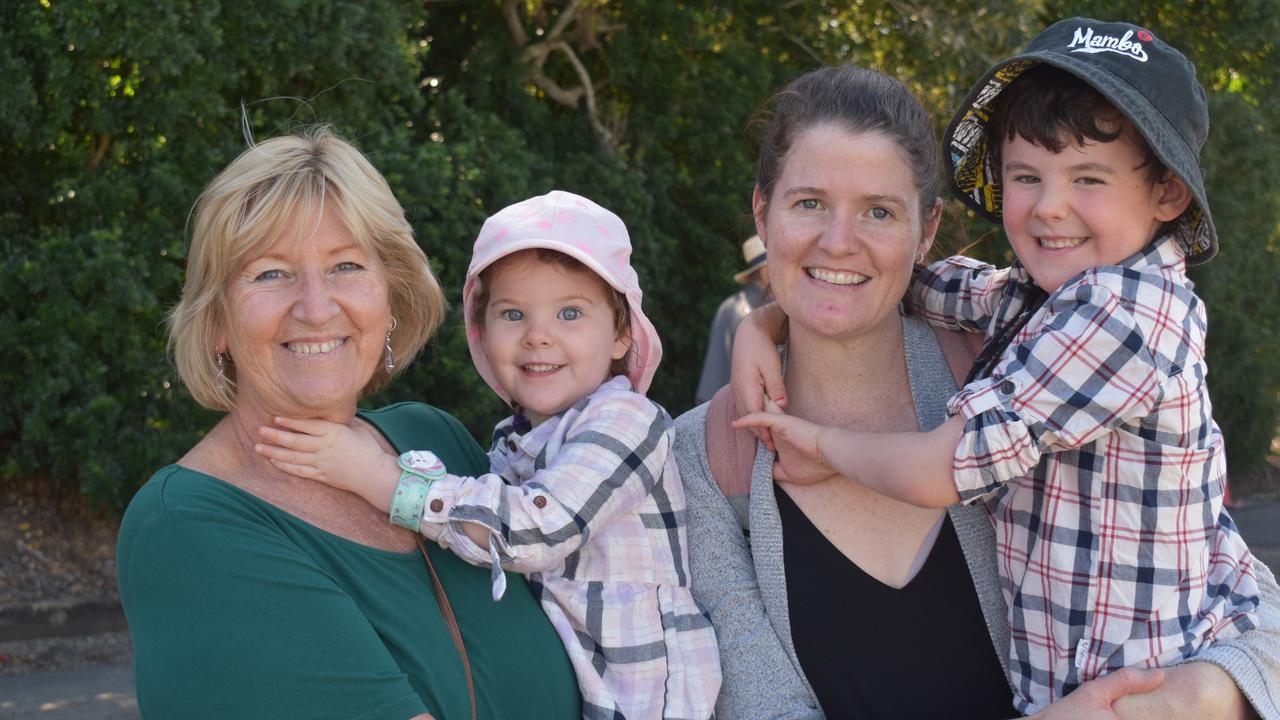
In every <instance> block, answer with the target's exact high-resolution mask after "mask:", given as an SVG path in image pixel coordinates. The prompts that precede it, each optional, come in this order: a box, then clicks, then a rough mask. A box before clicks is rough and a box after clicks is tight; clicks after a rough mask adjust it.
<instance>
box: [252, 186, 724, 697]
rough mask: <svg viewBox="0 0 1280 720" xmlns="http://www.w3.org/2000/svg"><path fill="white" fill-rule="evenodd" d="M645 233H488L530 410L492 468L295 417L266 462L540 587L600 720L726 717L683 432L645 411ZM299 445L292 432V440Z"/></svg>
mask: <svg viewBox="0 0 1280 720" xmlns="http://www.w3.org/2000/svg"><path fill="white" fill-rule="evenodd" d="M630 255H631V244H630V241H629V239H628V236H627V229H626V227H625V226H624V225H623V223H622V221H621V220H619V219H618V217H617V216H616V215H614V214H613V213H611V212H609V211H608V210H605V209H604V208H602V207H600V206H599V205H596V204H595V203H593V202H591V201H590V200H587V199H586V198H583V197H579V196H577V195H573V194H571V193H566V192H560V191H553V192H551V193H549V194H547V195H543V196H540V197H535V198H531V199H529V200H525V201H523V202H520V203H516V204H515V205H512V206H510V207H507V208H505V209H504V210H502V211H500V212H498V213H497V214H496V215H494V216H493V217H491V218H489V219H488V220H487V221H486V222H485V224H484V227H483V228H482V229H481V231H480V236H479V237H478V238H477V239H476V244H475V250H474V252H473V254H472V258H471V266H470V268H469V269H468V270H467V279H466V283H465V285H464V287H463V310H464V314H465V316H466V325H467V341H468V343H469V345H470V348H471V357H472V360H473V361H474V362H475V366H476V370H477V371H478V372H479V373H480V376H481V377H483V378H484V380H485V381H486V382H487V383H488V384H489V386H490V387H492V388H493V390H494V391H495V392H497V393H498V395H499V396H500V397H502V399H503V400H505V401H506V402H508V403H509V404H510V405H511V407H512V409H513V410H514V411H515V414H514V415H512V416H511V417H509V418H507V419H506V420H503V421H502V422H500V423H498V426H497V427H496V428H495V429H494V433H493V438H494V442H493V447H492V449H491V450H490V451H489V460H490V472H489V473H488V474H485V475H481V476H480V477H460V476H457V475H451V474H449V473H448V469H447V468H445V467H443V466H442V465H441V464H440V462H439V460H438V459H436V457H435V456H434V455H433V454H432V453H430V452H426V451H420V450H415V451H410V452H407V453H405V454H403V455H401V456H400V457H399V458H396V457H394V456H392V455H390V454H387V453H385V452H383V451H382V450H381V449H380V448H379V447H378V445H377V443H376V442H375V441H374V440H373V439H372V438H371V437H368V436H366V435H364V434H363V433H361V432H360V431H359V430H353V429H352V428H350V427H347V426H345V425H338V424H334V423H329V422H326V421H322V420H291V419H287V418H277V419H276V422H277V423H278V424H279V425H280V426H281V427H283V428H285V429H286V430H280V429H277V428H263V429H262V438H263V439H264V440H265V441H267V442H268V443H271V444H269V445H268V444H264V445H260V446H258V448H257V449H258V451H259V452H260V453H262V454H263V455H265V456H266V457H268V458H271V459H272V462H273V463H275V464H276V465H277V466H278V467H280V468H281V469H283V470H286V471H288V472H291V473H293V474H295V475H299V476H302V477H308V478H313V479H316V480H320V481H322V482H326V483H328V484H330V485H333V486H335V487H338V488H342V489H345V490H348V491H350V492H354V493H356V494H359V495H361V496H362V497H364V498H365V499H367V500H368V501H369V502H370V503H372V504H373V505H374V506H376V507H378V508H380V509H382V510H385V511H389V512H390V515H391V521H392V522H393V523H395V524H397V525H401V526H403V527H407V528H410V529H413V530H415V531H419V532H421V533H422V534H423V535H424V536H426V537H427V538H429V539H431V540H435V541H437V542H439V543H440V544H441V545H443V546H446V547H449V548H451V549H452V551H453V552H454V553H456V554H457V555H458V556H459V557H461V558H463V559H465V560H467V561H468V562H471V563H474V564H477V565H484V564H489V565H490V566H491V567H492V568H493V596H494V599H495V600H497V599H499V598H501V597H502V594H503V592H504V591H505V588H506V579H505V575H504V574H503V572H502V570H503V569H506V570H513V571H517V572H521V573H526V574H527V576H528V580H529V584H530V586H531V587H532V589H533V591H534V593H535V594H536V595H537V596H538V597H539V598H540V600H541V602H542V607H543V609H544V610H545V611H546V613H547V615H548V616H549V617H550V619H551V622H552V624H553V625H554V626H555V628H556V631H557V632H558V633H559V635H560V639H561V641H562V642H563V643H564V646H565V649H566V651H567V652H568V655H569V658H570V660H571V661H572V663H573V666H574V671H575V672H576V673H577V676H578V684H579V687H580V688H581V691H582V696H583V715H584V716H587V717H619V718H622V717H625V718H658V717H663V718H707V717H710V716H711V714H712V712H713V710H714V708H715V699H716V694H717V693H718V691H719V688H720V665H719V654H718V651H717V649H716V644H715V636H714V634H713V631H712V628H711V623H710V621H709V620H708V618H707V616H706V614H705V613H704V612H703V611H702V610H701V608H699V607H698V605H697V604H696V603H695V601H694V600H693V597H692V595H690V592H689V566H688V543H687V540H686V537H685V499H684V489H683V487H682V486H681V484H680V477H679V475H678V473H677V470H676V462H675V456H674V455H673V454H672V453H671V452H670V449H671V443H672V439H673V429H672V422H671V418H670V416H668V415H667V413H666V411H665V410H663V409H662V408H661V407H660V406H658V405H657V404H656V403H654V402H652V401H650V400H649V399H647V398H646V397H645V396H644V394H643V393H644V392H645V390H646V389H647V388H648V387H649V383H650V381H651V380H652V378H653V373H654V370H656V369H657V365H658V361H659V359H660V358H661V356H662V346H661V343H660V341H659V340H658V335H657V332H656V331H655V330H654V328H653V325H652V324H651V323H650V322H649V320H648V319H647V318H646V317H645V315H644V313H643V311H642V310H641V307H640V300H641V291H640V285H639V281H638V279H637V277H636V273H635V270H633V269H632V268H631V265H630V263H629V258H630ZM289 431H293V432H289Z"/></svg>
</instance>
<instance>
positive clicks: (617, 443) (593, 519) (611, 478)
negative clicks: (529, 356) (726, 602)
mask: <svg viewBox="0 0 1280 720" xmlns="http://www.w3.org/2000/svg"><path fill="white" fill-rule="evenodd" d="M564 422H570V423H572V425H571V427H569V428H568V430H567V432H566V433H565V436H564V437H565V440H564V444H563V445H562V446H561V448H560V450H559V452H558V453H557V454H556V455H555V458H554V460H553V461H552V462H551V464H550V465H548V466H547V467H545V468H542V469H540V470H538V471H536V472H535V473H534V474H533V476H532V477H530V478H529V479H528V480H526V481H524V482H522V483H519V484H514V485H513V484H509V483H508V482H507V481H506V480H504V479H503V477H502V476H500V475H497V474H494V473H487V474H485V475H480V476H478V477H457V476H452V475H450V476H446V478H445V479H444V480H442V481H439V482H437V483H436V484H435V485H433V486H432V488H431V492H430V494H429V496H428V498H427V507H426V510H425V512H424V514H423V528H422V530H423V534H425V535H427V536H428V537H433V539H436V540H439V541H441V542H444V543H446V544H449V545H451V546H453V550H454V552H456V553H457V554H458V555H459V556H460V557H462V558H463V559H465V560H468V561H469V562H472V563H476V564H486V563H487V562H489V560H490V557H491V554H490V553H491V549H489V548H480V547H478V546H477V545H476V544H475V543H473V542H471V541H470V539H468V538H467V536H466V535H465V534H464V532H463V531H462V524H463V523H476V524H479V525H483V526H484V527H486V528H488V529H489V531H490V532H491V533H492V537H493V541H494V548H493V550H494V551H496V555H497V557H498V559H499V560H500V562H501V565H502V567H504V568H505V569H508V570H514V571H516V572H538V571H545V570H549V569H551V568H553V567H554V566H555V565H556V564H557V563H559V562H560V561H562V560H563V559H564V558H565V557H566V556H567V555H569V554H570V553H572V552H574V551H575V550H578V549H579V548H580V547H582V545H583V544H585V543H586V542H587V541H588V539H590V537H591V535H592V534H593V533H595V532H596V531H597V530H598V529H599V528H601V527H603V526H604V525H606V524H607V523H609V522H610V520H611V519H613V518H615V517H617V516H619V515H622V514H623V513H627V512H630V511H631V510H633V509H634V508H635V507H636V506H638V505H639V504H640V503H641V502H642V501H643V500H644V499H645V498H646V497H647V496H648V495H649V493H650V492H651V491H652V490H653V488H654V485H655V483H656V482H657V481H658V479H659V477H660V476H661V475H662V471H663V466H664V464H665V463H666V459H667V455H668V453H669V452H670V447H671V441H672V437H673V432H674V431H673V429H672V421H671V417H670V416H669V415H667V414H666V412H665V411H663V410H662V408H660V407H659V406H657V405H655V404H653V403H652V402H650V401H649V400H647V399H646V398H645V397H644V396H642V395H638V394H635V393H614V394H612V395H610V396H609V397H608V398H607V400H606V401H601V402H595V401H593V402H592V403H590V404H589V405H588V406H587V407H586V408H584V409H583V411H582V412H581V413H580V414H578V415H577V417H575V418H574V419H572V420H565V421H564Z"/></svg>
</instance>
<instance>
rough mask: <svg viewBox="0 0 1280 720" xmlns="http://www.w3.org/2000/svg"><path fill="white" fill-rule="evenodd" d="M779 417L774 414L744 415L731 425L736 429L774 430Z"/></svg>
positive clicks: (757, 413) (755, 413) (756, 413)
mask: <svg viewBox="0 0 1280 720" xmlns="http://www.w3.org/2000/svg"><path fill="white" fill-rule="evenodd" d="M778 422H779V416H778V415H776V414H772V413H763V412H753V413H751V414H750V415H743V416H742V417H740V418H738V419H737V420H734V421H732V422H731V423H729V424H730V425H732V426H734V427H736V428H739V429H741V428H770V429H772V428H774V427H777V425H778Z"/></svg>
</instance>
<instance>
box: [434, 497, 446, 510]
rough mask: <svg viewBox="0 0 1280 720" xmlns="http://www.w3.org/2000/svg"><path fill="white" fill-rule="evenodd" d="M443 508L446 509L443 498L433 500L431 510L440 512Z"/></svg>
mask: <svg viewBox="0 0 1280 720" xmlns="http://www.w3.org/2000/svg"><path fill="white" fill-rule="evenodd" d="M443 509H444V501H443V500H441V499H440V498H436V499H435V500H432V501H431V512H433V513H438V512H440V511H441V510H443Z"/></svg>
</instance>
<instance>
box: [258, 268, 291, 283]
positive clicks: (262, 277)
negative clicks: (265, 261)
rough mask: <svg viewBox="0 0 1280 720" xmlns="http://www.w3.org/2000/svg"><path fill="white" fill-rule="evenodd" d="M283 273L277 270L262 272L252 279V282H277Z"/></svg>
mask: <svg viewBox="0 0 1280 720" xmlns="http://www.w3.org/2000/svg"><path fill="white" fill-rule="evenodd" d="M283 276H284V273H282V272H280V271H279V270H263V271H262V272H260V273H258V274H257V275H255V276H254V277H253V280H254V282H263V281H266V280H279V279H280V278H281V277H283Z"/></svg>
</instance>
